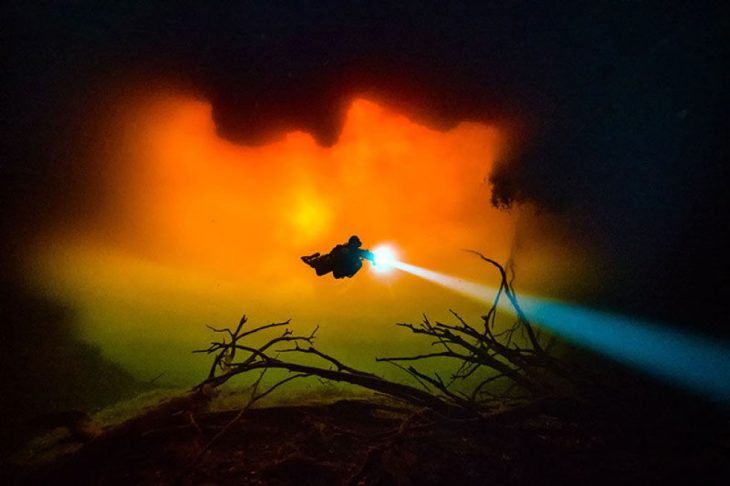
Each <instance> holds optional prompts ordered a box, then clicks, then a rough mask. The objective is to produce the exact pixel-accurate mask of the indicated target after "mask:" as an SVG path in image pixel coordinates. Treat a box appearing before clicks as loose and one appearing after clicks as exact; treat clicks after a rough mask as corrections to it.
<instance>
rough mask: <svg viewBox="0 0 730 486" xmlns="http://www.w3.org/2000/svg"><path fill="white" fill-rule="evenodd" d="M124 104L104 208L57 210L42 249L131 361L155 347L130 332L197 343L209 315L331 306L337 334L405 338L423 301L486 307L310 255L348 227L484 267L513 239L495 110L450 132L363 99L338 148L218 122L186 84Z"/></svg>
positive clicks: (441, 308) (263, 314)
mask: <svg viewBox="0 0 730 486" xmlns="http://www.w3.org/2000/svg"><path fill="white" fill-rule="evenodd" d="M119 113H121V114H119V115H118V116H117V118H116V119H115V120H112V121H111V122H110V123H108V128H106V129H105V130H101V132H102V133H105V134H106V135H104V136H103V137H102V138H103V140H102V141H101V143H100V147H101V148H99V149H98V150H96V153H95V154H94V156H95V157H97V158H99V166H100V168H101V169H100V175H99V178H100V181H99V183H100V184H102V186H103V187H104V188H105V192H106V194H107V197H106V199H105V200H104V201H98V202H95V204H99V205H100V208H99V211H98V213H99V214H100V215H101V216H100V217H99V218H97V219H95V220H94V221H85V222H79V224H78V225H77V226H76V227H74V228H60V229H59V231H58V232H57V234H56V235H54V236H53V237H52V238H50V240H52V241H53V243H52V244H49V243H48V239H47V240H46V241H45V242H44V244H43V247H42V248H41V249H40V250H39V251H38V253H39V257H40V260H41V264H40V266H39V267H40V268H41V270H40V274H41V276H40V279H41V280H42V281H43V282H44V283H43V284H44V285H46V286H47V287H49V288H51V289H52V291H53V292H55V293H61V294H63V295H64V296H65V297H66V298H67V299H69V300H72V301H74V302H75V303H76V305H77V307H78V308H80V309H82V311H81V319H82V320H83V321H84V324H83V326H82V327H83V329H84V332H85V334H86V335H87V337H88V338H89V339H91V340H94V341H98V342H101V343H102V346H103V348H104V349H105V351H106V352H107V353H108V354H110V355H111V356H112V357H115V358H117V359H118V360H120V361H126V362H127V364H129V363H132V362H133V363H132V364H131V366H132V367H134V366H137V367H138V368H139V367H143V366H152V365H150V364H149V363H148V361H149V360H154V359H155V358H154V357H152V356H149V353H148V354H145V355H144V356H142V355H141V351H140V352H138V354H137V355H135V357H134V358H130V357H129V352H128V351H129V350H128V349H127V350H123V349H122V348H124V347H125V346H127V347H128V348H130V349H132V347H133V346H136V347H134V349H135V350H137V349H146V348H144V346H142V345H141V344H139V343H140V342H141V340H142V338H139V337H132V336H138V335H139V334H140V333H143V334H144V335H145V336H146V337H145V338H144V339H150V340H155V339H157V340H170V339H173V337H174V339H176V340H179V341H181V342H182V343H183V344H181V346H180V347H181V351H180V352H181V353H187V352H188V351H189V350H190V349H192V348H194V347H195V346H198V345H200V344H201V342H205V340H206V339H207V337H206V334H205V333H206V329H205V328H204V324H206V323H216V319H221V320H222V322H221V321H218V322H217V323H216V324H217V325H223V324H228V323H231V322H233V321H235V320H236V319H237V317H238V316H239V314H240V313H243V312H245V313H248V314H249V315H250V316H252V318H253V319H254V320H257V321H272V320H279V319H286V318H293V319H294V322H296V323H298V324H299V325H301V326H305V327H308V326H313V325H315V324H321V325H322V327H323V330H322V331H321V332H322V338H323V339H327V338H326V336H330V337H332V338H333V339H335V340H336V339H341V340H342V341H347V342H348V343H349V344H350V345H358V346H359V349H362V346H361V345H362V344H363V343H371V344H372V343H377V342H378V341H379V340H380V341H382V340H383V339H384V338H383V336H385V335H386V334H387V336H388V338H387V340H388V341H392V338H393V334H397V331H393V330H392V325H393V324H394V323H395V322H398V321H404V320H408V321H412V320H418V319H419V316H420V314H421V312H430V313H432V312H441V313H442V314H441V315H443V314H444V313H446V312H447V311H448V309H449V308H456V309H458V310H460V311H462V312H464V313H466V314H468V313H469V312H471V313H472V315H473V316H478V315H480V314H479V313H480V312H482V311H483V306H481V305H478V304H475V303H468V302H466V301H462V300H460V298H459V297H457V296H454V295H449V294H447V293H444V291H443V290H441V289H439V288H436V287H433V286H431V285H430V284H428V283H427V282H422V281H419V280H417V279H416V278H415V277H412V276H409V275H405V274H400V275H399V274H398V273H397V272H395V273H393V274H388V275H382V274H377V273H376V272H372V271H370V269H369V268H368V266H369V265H368V264H367V263H366V264H365V265H364V267H363V270H361V272H360V273H359V274H358V275H356V276H355V278H353V279H351V280H350V279H345V280H337V281H336V280H334V279H332V278H331V277H330V276H327V277H326V278H317V277H316V276H315V274H314V272H313V271H312V269H310V268H309V267H307V266H305V265H304V264H302V262H301V261H300V260H299V257H300V256H301V255H306V254H310V253H314V252H315V251H320V252H326V251H329V249H330V248H331V247H332V246H334V245H335V244H337V243H341V242H344V241H346V240H347V238H348V237H349V236H350V235H351V234H357V235H359V236H360V238H361V239H362V241H363V243H364V246H365V247H371V248H372V247H374V246H375V245H377V244H379V243H389V244H391V245H393V246H395V247H396V248H397V250H398V252H399V254H400V257H401V259H402V260H404V261H407V262H410V263H413V264H416V265H419V266H424V267H427V268H431V269H434V270H437V271H442V272H446V273H449V274H454V275H461V276H464V277H465V278H470V279H474V280H480V281H483V282H487V283H491V282H495V281H496V280H495V279H496V275H491V274H492V273H493V272H490V271H489V269H488V268H485V267H484V266H482V265H480V264H478V262H476V261H475V259H474V258H473V257H472V256H470V255H468V254H466V253H465V252H463V251H461V250H463V249H467V248H471V249H477V250H479V251H482V252H484V253H486V254H489V255H490V256H492V257H493V258H496V259H498V260H501V261H505V260H506V259H507V258H508V257H509V255H510V250H511V245H512V242H513V238H514V225H515V222H514V216H513V215H510V214H509V213H505V212H500V211H498V210H496V209H494V208H492V207H491V206H490V204H489V197H490V187H489V185H488V184H487V183H486V182H485V181H486V178H487V177H488V175H489V173H490V170H491V167H492V164H493V162H494V160H495V159H496V158H497V157H498V156H499V153H500V150H501V144H502V143H503V142H502V140H501V138H502V136H501V135H500V133H499V131H498V130H497V129H496V128H495V127H489V126H485V125H483V124H478V123H466V122H464V123H461V124H459V125H458V126H456V127H455V128H453V129H452V130H449V131H446V132H440V131H436V130H432V129H429V128H427V127H424V126H421V125H419V124H416V123H414V122H412V121H411V120H409V119H408V118H407V117H405V116H403V115H401V114H398V113H394V112H392V111H389V110H388V109H387V107H384V106H380V105H378V104H376V103H374V102H371V101H368V100H365V99H355V100H354V101H353V102H352V104H351V106H350V108H349V110H348V111H347V114H346V118H345V123H344V127H343V130H342V133H341V135H340V137H339V140H338V141H337V143H336V144H335V145H334V146H333V147H331V148H324V147H320V146H318V145H317V144H316V143H315V141H314V139H313V138H312V137H311V136H310V135H309V134H307V133H303V132H291V133H287V134H285V135H284V136H283V137H282V138H280V139H279V140H278V141H276V142H274V143H271V144H268V145H264V146H260V147H245V146H238V145H235V144H233V143H230V142H227V141H225V140H222V139H221V138H219V137H218V136H217V134H216V129H215V125H214V123H213V121H212V118H211V107H210V105H209V104H208V103H206V102H205V101H201V100H199V99H195V98H192V97H189V96H184V95H172V94H166V95H159V94H158V95H155V96H150V97H146V98H145V99H142V100H139V99H138V100H137V101H136V102H135V103H132V104H130V103H126V104H122V109H121V110H120V112H119ZM325 328H326V329H325ZM173 329H174V332H172V333H171V330H173ZM385 329H387V330H388V332H387V333H385V332H384V330H385ZM338 336H339V337H338ZM398 337H399V338H403V339H404V340H408V339H409V337H408V336H405V335H402V336H401V335H400V334H398ZM125 343H126V344H125ZM130 343H132V344H130ZM363 353H364V355H365V356H364V358H367V359H371V358H372V356H373V354H377V353H367V352H365V351H363ZM183 356H187V354H184V355H183ZM160 359H161V358H160ZM139 360H145V363H147V364H144V365H143V364H140V363H139ZM157 368H160V366H158V367H157Z"/></svg>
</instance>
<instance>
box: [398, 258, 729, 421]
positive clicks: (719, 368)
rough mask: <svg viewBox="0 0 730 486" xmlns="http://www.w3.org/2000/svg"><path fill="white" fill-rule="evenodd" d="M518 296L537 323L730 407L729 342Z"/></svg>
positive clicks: (464, 283) (450, 284) (491, 294)
mask: <svg viewBox="0 0 730 486" xmlns="http://www.w3.org/2000/svg"><path fill="white" fill-rule="evenodd" d="M389 263H390V265H391V266H392V267H395V268H398V269H400V270H402V271H404V272H407V273H410V274H412V275H415V276H417V277H420V278H423V279H425V280H428V281H430V282H433V283H435V284H438V285H440V286H442V287H445V288H448V289H449V290H452V291H454V292H456V293H458V294H461V295H463V296H465V297H468V298H472V299H476V300H478V301H482V302H492V301H493V300H494V298H495V296H496V294H497V289H496V288H494V287H491V286H488V285H483V284H479V283H477V282H472V281H469V280H465V279H461V278H458V277H453V276H451V275H445V274H442V273H439V272H434V271H433V270H426V269H424V268H420V267H417V266H415V265H411V264H408V263H404V262H401V261H398V260H393V261H392V262H389ZM519 301H520V305H521V307H522V310H523V311H524V312H525V315H526V316H527V317H528V318H529V320H530V322H532V323H533V324H536V325H539V326H540V327H542V328H544V329H546V330H548V331H550V332H551V333H553V334H555V335H557V336H560V337H562V338H564V339H566V340H567V341H570V342H573V343H575V344H577V345H579V346H583V347H585V348H588V349H590V350H592V351H595V352H597V353H600V354H602V355H604V356H608V357H609V358H612V359H614V360H616V361H619V362H621V363H625V364H628V365H631V366H633V367H635V368H637V369H640V370H642V371H644V372H646V373H648V374H650V375H652V376H654V377H657V378H659V379H661V380H663V381H665V382H667V383H669V384H670V385H674V386H677V387H681V388H683V389H685V390H688V391H691V392H694V393H696V394H699V395H701V396H704V397H708V398H709V399H711V400H712V401H715V402H717V403H720V404H722V405H723V406H725V407H727V408H730V345H728V343H726V342H723V341H720V340H717V339H715V340H713V339H710V338H709V337H705V336H700V335H697V334H693V333H689V332H686V331H680V330H678V329H672V328H669V327H667V326H662V325H659V324H658V323H653V322H649V321H646V320H642V319H637V318H634V317H630V316H624V315H620V314H614V313H609V312H605V311H599V310H593V309H590V308H587V307H583V306H579V305H576V304H570V303H564V302H558V301H554V300H550V299H542V298H538V297H535V296H530V295H521V296H520V297H519ZM499 308H500V310H502V311H507V312H512V313H514V309H513V308H512V307H511V304H510V303H509V301H508V300H507V299H500V302H499Z"/></svg>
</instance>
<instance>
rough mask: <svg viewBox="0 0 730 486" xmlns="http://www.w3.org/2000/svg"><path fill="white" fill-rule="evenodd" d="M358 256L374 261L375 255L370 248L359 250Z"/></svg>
mask: <svg viewBox="0 0 730 486" xmlns="http://www.w3.org/2000/svg"><path fill="white" fill-rule="evenodd" d="M360 258H364V259H366V260H370V262H371V263H373V264H374V263H375V255H374V254H373V252H372V251H370V250H360Z"/></svg>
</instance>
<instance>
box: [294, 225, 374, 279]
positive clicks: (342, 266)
mask: <svg viewBox="0 0 730 486" xmlns="http://www.w3.org/2000/svg"><path fill="white" fill-rule="evenodd" d="M361 246H362V242H361V241H360V238H358V237H357V236H354V235H353V236H351V237H350V239H349V240H348V241H347V243H345V244H344V245H337V246H335V247H334V248H332V250H331V251H330V252H329V253H327V254H326V255H320V254H319V253H315V254H313V255H309V256H303V257H302V261H303V262H304V263H306V264H307V265H309V266H310V267H312V268H314V269H315V270H316V271H317V276H319V277H321V276H322V275H326V274H328V273H329V272H332V275H333V276H334V277H335V278H345V277H347V278H350V277H352V276H353V275H355V274H356V273H357V272H358V270H360V269H361V268H362V260H363V259H367V260H370V262H372V263H373V264H374V263H375V255H373V253H372V252H371V251H369V250H363V249H361V248H360V247H361Z"/></svg>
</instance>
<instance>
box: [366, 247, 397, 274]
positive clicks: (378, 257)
mask: <svg viewBox="0 0 730 486" xmlns="http://www.w3.org/2000/svg"><path fill="white" fill-rule="evenodd" d="M373 255H374V256H375V261H374V262H373V267H372V268H373V270H374V271H376V272H378V273H388V272H390V271H391V270H392V269H393V267H394V266H395V263H397V261H398V255H397V253H396V251H395V249H393V247H392V246H390V245H378V246H376V247H375V248H374V249H373Z"/></svg>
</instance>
